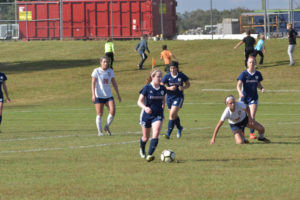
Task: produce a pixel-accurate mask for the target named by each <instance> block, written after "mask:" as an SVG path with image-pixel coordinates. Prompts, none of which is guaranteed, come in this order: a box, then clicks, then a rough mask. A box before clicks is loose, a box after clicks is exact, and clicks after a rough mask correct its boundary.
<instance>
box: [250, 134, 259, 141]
mask: <svg viewBox="0 0 300 200" xmlns="http://www.w3.org/2000/svg"><path fill="white" fill-rule="evenodd" d="M256 138H257V137H256V135H255V133H250V134H249V139H250V140H253V139H256Z"/></svg>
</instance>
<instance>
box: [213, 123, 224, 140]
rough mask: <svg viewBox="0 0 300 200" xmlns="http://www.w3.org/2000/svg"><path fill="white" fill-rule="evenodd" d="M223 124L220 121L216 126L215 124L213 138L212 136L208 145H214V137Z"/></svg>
mask: <svg viewBox="0 0 300 200" xmlns="http://www.w3.org/2000/svg"><path fill="white" fill-rule="evenodd" d="M223 123H224V121H222V120H220V121H219V122H218V124H217V126H216V128H215V130H214V133H213V136H212V138H211V140H210V144H214V143H215V141H216V137H217V135H218V132H219V129H220V128H221V126H222V125H223Z"/></svg>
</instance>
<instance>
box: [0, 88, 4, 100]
mask: <svg viewBox="0 0 300 200" xmlns="http://www.w3.org/2000/svg"><path fill="white" fill-rule="evenodd" d="M0 89H1V88H0ZM3 102H4V99H3V95H2V94H0V103H3Z"/></svg>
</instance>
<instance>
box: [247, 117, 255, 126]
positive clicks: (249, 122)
mask: <svg viewBox="0 0 300 200" xmlns="http://www.w3.org/2000/svg"><path fill="white" fill-rule="evenodd" d="M248 124H250V125H251V126H253V125H254V120H253V119H252V118H250V117H249V118H248Z"/></svg>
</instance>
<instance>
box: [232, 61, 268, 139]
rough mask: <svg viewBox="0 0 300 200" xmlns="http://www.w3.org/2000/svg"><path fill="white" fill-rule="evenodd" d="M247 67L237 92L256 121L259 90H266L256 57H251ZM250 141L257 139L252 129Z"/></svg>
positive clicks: (240, 79) (242, 74)
mask: <svg viewBox="0 0 300 200" xmlns="http://www.w3.org/2000/svg"><path fill="white" fill-rule="evenodd" d="M247 66H248V67H247V69H246V70H244V71H243V72H242V73H241V74H240V76H239V77H238V78H237V80H238V82H237V91H238V93H239V96H240V100H241V101H242V102H244V103H245V104H246V105H248V106H249V108H250V114H251V117H252V118H253V119H255V114H256V111H257V105H258V94H257V88H259V89H261V91H262V92H263V93H264V92H265V89H264V88H263V86H262V85H261V81H262V80H263V77H262V75H261V73H260V72H259V71H257V70H255V66H256V60H255V57H253V56H250V57H249V59H248V62H247ZM249 139H256V136H255V133H254V129H250V136H249Z"/></svg>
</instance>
